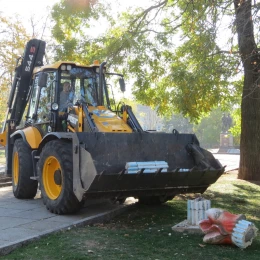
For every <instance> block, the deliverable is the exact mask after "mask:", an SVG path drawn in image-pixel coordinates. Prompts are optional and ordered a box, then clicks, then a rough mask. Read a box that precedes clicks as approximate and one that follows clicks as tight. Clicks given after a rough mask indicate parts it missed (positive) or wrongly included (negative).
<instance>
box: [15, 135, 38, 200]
mask: <svg viewBox="0 0 260 260" xmlns="http://www.w3.org/2000/svg"><path fill="white" fill-rule="evenodd" d="M31 152H32V150H31V148H30V147H29V146H28V145H27V144H26V143H25V142H24V141H23V139H17V140H15V142H14V149H13V156H12V183H13V193H14V196H15V197H16V198H17V199H32V198H34V197H35V195H36V193H37V189H38V182H37V181H36V180H32V179H31V177H32V176H33V164H32V156H31Z"/></svg>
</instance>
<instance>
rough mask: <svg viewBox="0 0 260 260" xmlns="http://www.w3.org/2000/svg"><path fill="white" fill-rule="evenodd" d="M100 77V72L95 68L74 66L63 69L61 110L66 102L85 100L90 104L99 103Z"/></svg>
mask: <svg viewBox="0 0 260 260" xmlns="http://www.w3.org/2000/svg"><path fill="white" fill-rule="evenodd" d="M98 78H99V74H98V73H97V72H95V69H93V68H78V67H75V68H72V69H71V70H67V71H62V72H61V79H60V83H61V84H60V86H61V87H60V111H62V110H63V109H64V104H63V103H65V101H66V103H73V104H75V103H76V102H77V101H83V102H85V103H87V104H88V105H92V106H97V104H98V91H97V88H98Z"/></svg>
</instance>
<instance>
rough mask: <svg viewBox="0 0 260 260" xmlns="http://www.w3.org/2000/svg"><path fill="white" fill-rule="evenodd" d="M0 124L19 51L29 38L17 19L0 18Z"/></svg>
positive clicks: (3, 115)
mask: <svg viewBox="0 0 260 260" xmlns="http://www.w3.org/2000/svg"><path fill="white" fill-rule="evenodd" d="M0 28H1V31H0V87H1V96H0V111H1V113H0V122H2V121H3V120H4V117H5V111H6V109H7V100H8V95H9V89H10V87H11V85H12V81H13V77H14V70H15V65H16V59H17V58H18V57H19V53H18V51H19V49H22V50H23V49H24V46H25V44H26V42H27V41H28V40H29V36H28V34H27V32H26V30H25V28H24V27H23V25H22V23H21V21H19V19H18V18H15V19H11V18H7V17H3V16H2V17H0Z"/></svg>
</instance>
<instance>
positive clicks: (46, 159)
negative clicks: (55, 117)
mask: <svg viewBox="0 0 260 260" xmlns="http://www.w3.org/2000/svg"><path fill="white" fill-rule="evenodd" d="M39 171H40V172H39V176H40V178H39V179H40V186H41V193H42V198H43V202H44V204H45V205H46V207H47V209H48V210H49V211H51V212H53V213H56V214H66V213H73V212H76V211H78V210H79V209H80V206H81V203H80V202H79V201H78V199H77V198H76V196H75V194H74V193H73V161H72V146H71V143H67V142H64V141H61V140H54V141H50V142H49V143H47V144H46V145H45V146H44V148H43V150H42V153H41V157H40V160H39Z"/></svg>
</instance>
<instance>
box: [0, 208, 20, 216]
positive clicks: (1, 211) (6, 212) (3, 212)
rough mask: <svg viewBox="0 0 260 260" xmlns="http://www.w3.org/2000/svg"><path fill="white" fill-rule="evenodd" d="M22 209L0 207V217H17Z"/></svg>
mask: <svg viewBox="0 0 260 260" xmlns="http://www.w3.org/2000/svg"><path fill="white" fill-rule="evenodd" d="M22 211H23V210H20V209H9V208H4V207H0V217H17V216H18V214H19V216H20V214H21V212H22Z"/></svg>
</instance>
